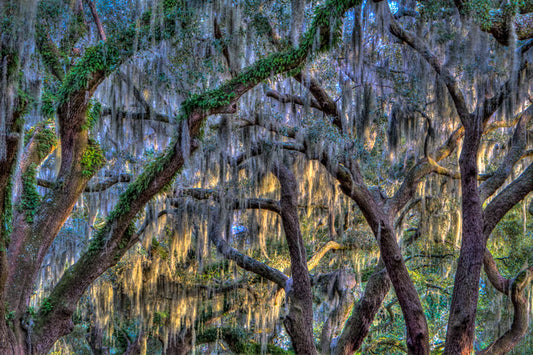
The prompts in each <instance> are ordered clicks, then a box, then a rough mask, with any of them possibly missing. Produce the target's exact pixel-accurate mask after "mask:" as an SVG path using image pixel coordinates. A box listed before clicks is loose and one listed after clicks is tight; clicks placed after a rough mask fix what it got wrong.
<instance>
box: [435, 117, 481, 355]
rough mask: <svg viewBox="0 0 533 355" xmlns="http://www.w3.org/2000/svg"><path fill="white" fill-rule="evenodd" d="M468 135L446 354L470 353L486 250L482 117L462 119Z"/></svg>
mask: <svg viewBox="0 0 533 355" xmlns="http://www.w3.org/2000/svg"><path fill="white" fill-rule="evenodd" d="M463 126H464V127H465V139H464V141H463V148H462V150H461V156H460V158H459V165H460V169H461V191H462V216H463V217H462V218H463V223H462V225H463V232H462V242H461V252H460V254H459V260H458V266H457V271H456V273H455V281H454V289H453V295H452V303H451V306H450V315H449V319H448V330H447V334H446V348H445V354H471V353H472V351H473V343H474V330H475V320H476V311H477V300H478V290H479V277H480V274H481V266H482V263H483V255H484V254H485V245H486V239H485V237H484V235H483V211H482V208H481V200H480V196H479V190H478V180H477V176H478V167H477V153H478V149H479V142H480V139H481V134H482V131H483V128H482V121H481V117H479V116H478V115H472V117H471V118H470V119H468V120H464V121H463Z"/></svg>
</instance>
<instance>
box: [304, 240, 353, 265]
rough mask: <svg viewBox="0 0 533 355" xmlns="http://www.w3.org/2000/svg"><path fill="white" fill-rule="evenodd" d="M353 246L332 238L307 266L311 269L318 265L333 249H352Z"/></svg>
mask: <svg viewBox="0 0 533 355" xmlns="http://www.w3.org/2000/svg"><path fill="white" fill-rule="evenodd" d="M352 248H353V246H350V245H343V244H340V243H337V242H336V241H333V240H330V241H328V242H327V243H326V244H324V245H323V246H322V247H321V248H320V249H319V250H318V251H317V252H316V253H315V254H314V255H313V256H312V257H311V259H309V261H308V262H307V268H308V269H309V271H311V270H313V269H314V268H315V267H317V266H318V265H319V264H320V261H321V260H322V258H323V257H324V255H326V254H327V253H328V252H329V251H331V250H347V249H352Z"/></svg>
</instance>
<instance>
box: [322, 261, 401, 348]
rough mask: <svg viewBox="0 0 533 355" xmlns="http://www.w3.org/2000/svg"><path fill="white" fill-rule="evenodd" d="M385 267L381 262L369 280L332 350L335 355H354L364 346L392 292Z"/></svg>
mask: <svg viewBox="0 0 533 355" xmlns="http://www.w3.org/2000/svg"><path fill="white" fill-rule="evenodd" d="M384 266H385V265H384V264H383V261H382V260H380V262H379V263H378V265H377V266H376V269H375V272H374V273H373V274H372V276H370V278H369V279H368V283H367V284H366V288H365V292H364V294H363V296H362V297H361V299H360V300H359V302H357V303H356V304H355V305H354V307H353V311H352V316H351V317H350V318H349V319H348V321H347V322H346V325H345V327H344V330H343V332H342V334H341V335H340V336H339V338H338V339H337V344H336V345H335V346H334V347H333V348H332V349H331V350H332V353H333V354H335V355H349V354H353V353H354V352H356V351H357V350H359V348H360V347H361V345H362V344H363V341H364V340H365V338H366V336H367V335H368V332H369V330H370V326H371V325H372V322H373V320H374V317H375V315H376V313H377V312H378V311H379V308H380V307H381V304H382V303H383V300H384V299H385V297H386V296H387V294H388V293H389V290H390V286H391V282H390V279H389V276H388V274H387V271H386V270H385V268H384ZM323 350H324V349H323Z"/></svg>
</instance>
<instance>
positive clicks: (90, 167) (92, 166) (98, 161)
mask: <svg viewBox="0 0 533 355" xmlns="http://www.w3.org/2000/svg"><path fill="white" fill-rule="evenodd" d="M104 163H105V158H104V154H103V153H102V149H100V146H99V145H98V143H96V142H95V141H93V140H92V139H89V144H88V145H87V148H85V151H84V152H83V156H82V157H81V167H82V169H83V170H82V172H81V174H82V175H83V177H85V178H90V177H92V176H93V175H94V174H96V172H97V171H98V170H99V169H100V168H101V167H102V166H103V165H104Z"/></svg>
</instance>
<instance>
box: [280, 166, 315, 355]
mask: <svg viewBox="0 0 533 355" xmlns="http://www.w3.org/2000/svg"><path fill="white" fill-rule="evenodd" d="M272 172H273V174H274V175H275V176H276V177H277V178H278V180H279V183H280V185H281V201H280V205H281V220H282V223H283V229H284V230H285V238H286V239H287V244H288V247H289V254H290V258H291V278H290V279H289V281H288V282H287V284H288V285H289V284H290V283H292V285H290V286H287V287H286V288H285V292H287V298H288V300H289V314H288V315H287V316H286V318H285V320H284V322H283V324H284V325H285V328H286V329H287V333H288V334H289V336H290V337H291V341H292V346H293V348H294V352H295V353H296V354H316V353H317V351H316V347H315V343H314V339H313V295H312V293H311V280H310V278H309V271H308V270H307V253H306V251H305V245H304V242H303V239H302V234H301V232H300V222H299V217H298V200H297V197H296V192H297V191H298V185H297V183H296V178H295V177H294V175H293V174H292V172H291V171H290V170H289V169H288V168H287V167H286V166H285V165H283V164H281V163H279V162H275V163H274V166H273V168H272ZM290 281H292V282H290Z"/></svg>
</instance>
